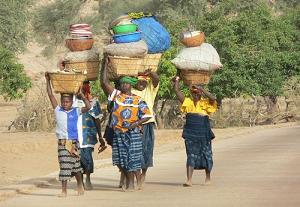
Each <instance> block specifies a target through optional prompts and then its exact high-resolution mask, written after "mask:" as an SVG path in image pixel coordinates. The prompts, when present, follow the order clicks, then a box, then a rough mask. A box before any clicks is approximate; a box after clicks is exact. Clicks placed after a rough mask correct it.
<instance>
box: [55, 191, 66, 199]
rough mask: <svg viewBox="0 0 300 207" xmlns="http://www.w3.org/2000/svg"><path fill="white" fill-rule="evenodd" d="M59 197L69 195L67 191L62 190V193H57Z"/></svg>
mask: <svg viewBox="0 0 300 207" xmlns="http://www.w3.org/2000/svg"><path fill="white" fill-rule="evenodd" d="M57 197H59V198H65V197H67V192H61V193H60V194H58V195H57Z"/></svg>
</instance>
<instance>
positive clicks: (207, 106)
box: [181, 97, 217, 115]
mask: <svg viewBox="0 0 300 207" xmlns="http://www.w3.org/2000/svg"><path fill="white" fill-rule="evenodd" d="M216 110H217V101H214V103H213V104H211V103H210V102H209V99H207V98H203V97H201V99H200V100H199V101H198V102H197V104H196V106H195V104H194V101H193V100H192V99H190V98H185V99H184V101H183V104H182V105H181V112H183V113H197V114H201V115H210V114H212V113H214V112H215V111H216Z"/></svg>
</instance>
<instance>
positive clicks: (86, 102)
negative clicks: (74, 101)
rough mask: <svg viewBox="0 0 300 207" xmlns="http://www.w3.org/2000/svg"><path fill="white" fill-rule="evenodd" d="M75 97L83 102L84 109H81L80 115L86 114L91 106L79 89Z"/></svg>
mask: <svg viewBox="0 0 300 207" xmlns="http://www.w3.org/2000/svg"><path fill="white" fill-rule="evenodd" d="M77 95H78V96H79V97H80V98H81V99H82V100H83V102H84V104H85V107H82V108H81V113H83V114H84V113H86V112H88V111H89V110H90V109H91V108H92V106H91V103H90V101H89V100H88V99H87V98H86V97H85V96H84V95H83V93H82V91H81V88H80V89H79V91H78V93H77Z"/></svg>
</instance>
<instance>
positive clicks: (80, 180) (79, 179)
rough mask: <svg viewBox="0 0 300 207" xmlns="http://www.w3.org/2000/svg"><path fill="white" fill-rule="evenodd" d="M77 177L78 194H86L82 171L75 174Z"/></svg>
mask: <svg viewBox="0 0 300 207" xmlns="http://www.w3.org/2000/svg"><path fill="white" fill-rule="evenodd" d="M75 178H76V181H77V192H78V195H83V194H84V189H83V184H82V179H81V178H82V174H81V172H77V173H76V174H75Z"/></svg>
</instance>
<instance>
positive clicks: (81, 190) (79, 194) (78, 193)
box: [77, 186, 84, 196]
mask: <svg viewBox="0 0 300 207" xmlns="http://www.w3.org/2000/svg"><path fill="white" fill-rule="evenodd" d="M83 194H84V188H83V186H80V187H77V195H78V196H81V195H83Z"/></svg>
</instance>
